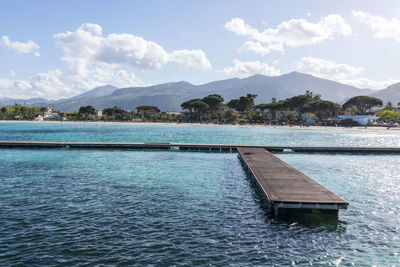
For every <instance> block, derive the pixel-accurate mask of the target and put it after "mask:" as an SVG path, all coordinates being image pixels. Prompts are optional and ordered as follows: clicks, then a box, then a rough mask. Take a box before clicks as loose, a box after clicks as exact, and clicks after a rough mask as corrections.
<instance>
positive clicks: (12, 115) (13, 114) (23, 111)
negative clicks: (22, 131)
mask: <svg viewBox="0 0 400 267" xmlns="http://www.w3.org/2000/svg"><path fill="white" fill-rule="evenodd" d="M41 113H42V112H41V109H40V108H38V107H28V106H21V105H15V106H8V107H1V109H0V118H1V119H3V120H33V119H34V118H35V117H37V116H38V115H39V114H41Z"/></svg>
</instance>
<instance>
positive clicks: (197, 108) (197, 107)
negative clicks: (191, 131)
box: [191, 100, 210, 121]
mask: <svg viewBox="0 0 400 267" xmlns="http://www.w3.org/2000/svg"><path fill="white" fill-rule="evenodd" d="M191 105H192V108H193V110H194V112H195V113H196V114H197V121H200V118H201V114H202V113H204V112H205V111H207V110H208V109H209V108H210V106H209V105H208V104H207V103H205V102H203V101H202V100H196V101H193V102H192V103H191Z"/></svg>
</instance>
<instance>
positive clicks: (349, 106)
mask: <svg viewBox="0 0 400 267" xmlns="http://www.w3.org/2000/svg"><path fill="white" fill-rule="evenodd" d="M381 106H383V102H382V100H380V99H379V98H375V97H370V96H363V95H362V96H355V97H352V98H350V99H349V100H347V101H346V103H344V104H343V109H344V110H347V111H350V112H351V113H354V114H356V115H365V114H369V111H370V110H371V109H372V108H374V107H381Z"/></svg>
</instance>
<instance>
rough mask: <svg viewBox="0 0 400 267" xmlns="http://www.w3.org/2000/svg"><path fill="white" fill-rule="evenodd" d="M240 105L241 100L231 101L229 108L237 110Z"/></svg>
mask: <svg viewBox="0 0 400 267" xmlns="http://www.w3.org/2000/svg"><path fill="white" fill-rule="evenodd" d="M238 105H239V99H232V100H231V101H229V102H228V107H230V108H233V109H236V110H237V108H238Z"/></svg>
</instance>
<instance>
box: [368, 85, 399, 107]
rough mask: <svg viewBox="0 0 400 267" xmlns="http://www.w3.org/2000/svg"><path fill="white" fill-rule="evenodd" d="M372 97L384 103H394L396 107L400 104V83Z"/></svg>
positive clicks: (377, 92) (373, 94) (376, 92)
mask: <svg viewBox="0 0 400 267" xmlns="http://www.w3.org/2000/svg"><path fill="white" fill-rule="evenodd" d="M370 96H373V97H377V98H379V99H381V100H382V101H383V102H384V103H387V102H389V101H390V102H392V104H393V105H394V106H397V103H399V102H400V83H396V84H393V85H391V86H389V87H387V88H386V89H383V90H379V91H375V92H374V93H372V94H370Z"/></svg>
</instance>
